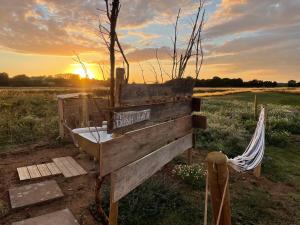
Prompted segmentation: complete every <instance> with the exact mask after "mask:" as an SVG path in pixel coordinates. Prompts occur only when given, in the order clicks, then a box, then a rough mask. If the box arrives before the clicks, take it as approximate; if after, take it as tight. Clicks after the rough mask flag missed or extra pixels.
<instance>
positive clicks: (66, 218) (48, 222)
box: [12, 209, 79, 225]
mask: <svg viewBox="0 0 300 225" xmlns="http://www.w3.org/2000/svg"><path fill="white" fill-rule="evenodd" d="M12 225H79V223H78V221H77V220H76V219H75V217H74V216H73V214H72V213H71V212H70V210H69V209H63V210H59V211H56V212H52V213H48V214H45V215H41V216H37V217H34V218H29V219H26V220H22V221H19V222H14V223H12Z"/></svg>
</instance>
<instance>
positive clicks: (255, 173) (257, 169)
mask: <svg viewBox="0 0 300 225" xmlns="http://www.w3.org/2000/svg"><path fill="white" fill-rule="evenodd" d="M260 174H261V163H260V164H259V165H258V166H257V167H255V169H254V170H253V175H254V176H256V177H260Z"/></svg>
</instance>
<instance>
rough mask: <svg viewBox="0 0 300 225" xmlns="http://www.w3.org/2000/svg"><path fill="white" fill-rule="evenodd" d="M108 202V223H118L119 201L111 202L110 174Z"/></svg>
mask: <svg viewBox="0 0 300 225" xmlns="http://www.w3.org/2000/svg"><path fill="white" fill-rule="evenodd" d="M110 185H111V188H110V190H111V191H110V203H109V225H117V224H118V211H119V201H117V202H113V192H112V190H114V187H113V186H114V185H115V184H114V183H113V181H112V176H111V175H110Z"/></svg>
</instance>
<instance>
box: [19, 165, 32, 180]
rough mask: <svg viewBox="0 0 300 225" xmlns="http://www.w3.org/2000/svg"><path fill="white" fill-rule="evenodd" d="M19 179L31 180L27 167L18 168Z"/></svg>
mask: <svg viewBox="0 0 300 225" xmlns="http://www.w3.org/2000/svg"><path fill="white" fill-rule="evenodd" d="M17 171H18V175H19V179H20V180H28V179H30V174H29V172H28V170H27V167H26V166H25V167H19V168H17Z"/></svg>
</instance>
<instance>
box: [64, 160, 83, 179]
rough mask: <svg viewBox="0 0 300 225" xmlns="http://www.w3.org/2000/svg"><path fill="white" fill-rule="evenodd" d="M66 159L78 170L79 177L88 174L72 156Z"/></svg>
mask: <svg viewBox="0 0 300 225" xmlns="http://www.w3.org/2000/svg"><path fill="white" fill-rule="evenodd" d="M65 159H66V160H67V161H68V162H69V163H70V164H71V165H72V166H73V167H74V168H75V169H76V170H77V172H78V173H79V175H83V174H87V172H86V171H85V170H84V169H83V168H82V167H81V166H80V165H79V164H78V163H77V162H76V161H75V160H74V159H73V158H72V157H71V156H67V157H65Z"/></svg>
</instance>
